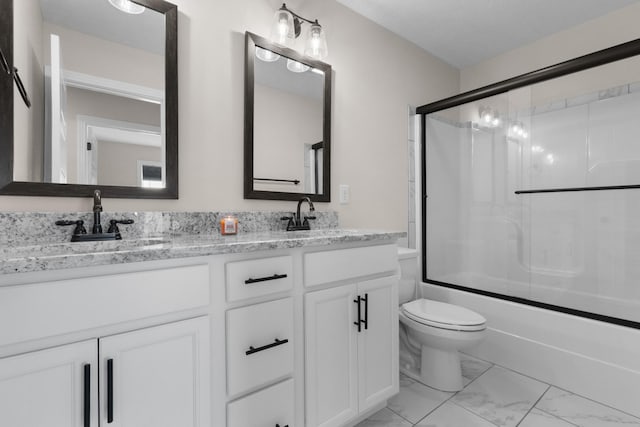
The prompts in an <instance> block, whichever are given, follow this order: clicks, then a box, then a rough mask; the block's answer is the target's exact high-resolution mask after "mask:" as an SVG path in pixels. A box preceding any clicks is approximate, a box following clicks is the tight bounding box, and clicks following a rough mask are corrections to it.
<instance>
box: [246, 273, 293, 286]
mask: <svg viewBox="0 0 640 427" xmlns="http://www.w3.org/2000/svg"><path fill="white" fill-rule="evenodd" d="M285 277H287V275H286V274H274V275H273V276H267V277H258V278H257V279H252V278H249V279H247V280H245V281H244V284H245V285H250V284H252V283H258V282H268V281H269V280H278V279H284V278H285Z"/></svg>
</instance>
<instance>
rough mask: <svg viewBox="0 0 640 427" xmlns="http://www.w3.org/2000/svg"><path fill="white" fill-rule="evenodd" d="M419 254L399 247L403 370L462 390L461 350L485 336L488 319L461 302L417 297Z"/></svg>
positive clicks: (443, 387) (442, 387)
mask: <svg viewBox="0 0 640 427" xmlns="http://www.w3.org/2000/svg"><path fill="white" fill-rule="evenodd" d="M417 256H418V252H417V251H416V250H415V249H407V248H398V259H399V262H400V270H401V279H400V285H399V290H398V298H399V307H398V310H399V313H398V316H399V318H400V371H401V372H402V373H404V374H405V375H407V376H409V377H412V378H414V379H416V380H418V381H420V382H421V383H423V384H426V385H428V386H429V387H433V388H436V389H438V390H443V391H458V390H461V389H462V387H463V383H462V372H461V370H460V355H459V353H458V351H460V350H464V349H466V348H469V347H472V346H473V345H475V344H477V343H479V342H480V341H481V340H482V339H483V338H484V335H485V329H486V326H485V324H486V319H485V318H484V317H482V316H481V315H479V314H478V313H475V312H473V311H471V310H468V309H466V308H464V307H459V306H457V305H453V304H447V303H443V302H438V301H432V300H428V299H424V298H419V299H415V296H416V295H415V294H416V284H417V280H416V274H417V268H416V266H417Z"/></svg>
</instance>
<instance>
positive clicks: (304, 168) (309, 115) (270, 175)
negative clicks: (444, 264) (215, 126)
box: [245, 33, 331, 201]
mask: <svg viewBox="0 0 640 427" xmlns="http://www.w3.org/2000/svg"><path fill="white" fill-rule="evenodd" d="M246 72H247V82H246V84H247V87H246V96H247V98H246V103H247V105H246V106H245V115H246V117H245V123H246V126H250V125H251V124H252V125H253V126H252V127H251V128H247V129H245V159H246V161H245V168H246V169H248V168H250V170H245V197H246V198H269V199H281V200H297V199H299V198H300V197H301V195H303V194H304V195H307V196H312V199H314V200H318V201H328V200H329V186H328V178H329V177H328V175H329V173H328V171H329V156H328V152H329V129H330V128H329V113H328V112H329V111H330V99H329V97H330V82H331V76H330V74H331V67H330V66H329V65H327V64H325V63H322V62H319V61H313V60H310V59H308V58H305V57H302V56H301V55H300V54H298V53H297V52H295V51H293V50H290V49H286V48H282V47H280V46H277V45H274V44H271V43H269V42H268V41H266V40H265V39H263V38H261V37H258V36H255V35H253V34H250V33H247V70H246ZM249 76H253V79H250V77H249ZM250 98H251V99H250ZM251 118H252V119H253V120H250V119H251ZM247 159H248V160H250V161H251V163H252V164H251V165H249V164H248V163H249V162H248V161H247ZM248 172H250V173H248ZM247 186H249V188H247Z"/></svg>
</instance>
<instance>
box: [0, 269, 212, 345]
mask: <svg viewBox="0 0 640 427" xmlns="http://www.w3.org/2000/svg"><path fill="white" fill-rule="evenodd" d="M208 304H209V266H208V265H206V264H203V265H191V266H186V267H176V268H166V269H158V270H150V271H138V272H132V273H122V274H111V275H105V276H94V277H84V278H78V279H69V280H58V281H53V282H43V283H34V284H29V285H17V286H7V287H0V325H13V327H10V328H8V327H7V328H0V346H2V345H7V344H14V343H19V342H24V341H29V340H34V339H40V338H46V337H50V336H54V335H60V334H66V333H71V332H76V331H81V330H86V329H91V328H96V327H101V326H107V325H111V324H115V323H120V322H128V321H132V320H137V319H144V318H148V317H153V316H159V315H162V314H167V313H174V312H177V311H182V310H188V309H192V308H197V307H202V306H207V305H208Z"/></svg>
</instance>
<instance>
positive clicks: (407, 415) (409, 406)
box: [387, 375, 453, 423]
mask: <svg viewBox="0 0 640 427" xmlns="http://www.w3.org/2000/svg"><path fill="white" fill-rule="evenodd" d="M452 395H453V393H446V392H444V391H439V390H435V389H433V388H430V387H427V386H426V385H424V384H421V383H419V382H417V381H415V380H413V379H411V378H409V377H407V376H404V375H401V376H400V393H398V394H397V395H396V396H395V397H393V398H391V399H390V400H389V403H388V405H387V407H388V408H389V409H391V410H392V411H393V412H395V413H396V414H398V415H400V416H401V417H403V418H404V419H406V420H409V421H411V423H417V422H418V421H420V420H421V419H422V418H424V416H425V415H427V414H428V413H429V412H431V411H433V410H434V409H435V408H437V407H438V406H440V404H442V402H444V401H445V400H447V399H449V398H450V397H451V396H452Z"/></svg>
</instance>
